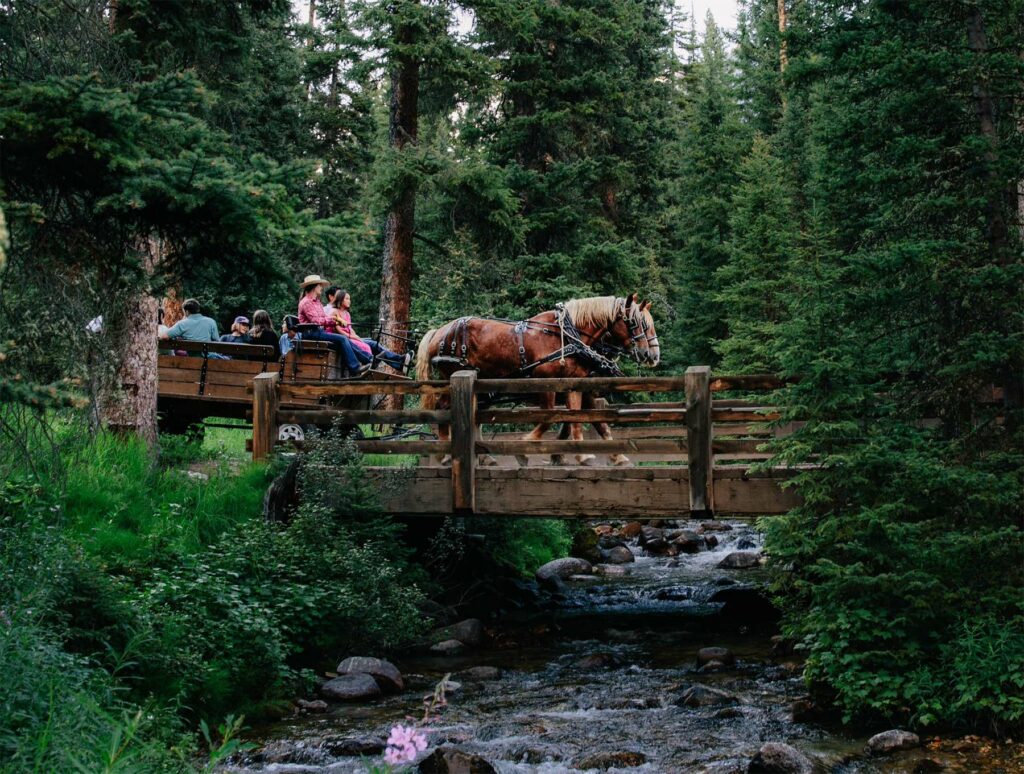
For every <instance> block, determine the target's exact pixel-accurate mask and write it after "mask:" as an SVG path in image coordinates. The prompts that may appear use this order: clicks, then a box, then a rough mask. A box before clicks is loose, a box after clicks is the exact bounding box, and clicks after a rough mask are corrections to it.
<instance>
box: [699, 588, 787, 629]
mask: <svg viewBox="0 0 1024 774" xmlns="http://www.w3.org/2000/svg"><path fill="white" fill-rule="evenodd" d="M708 601H709V602H716V603H722V612H721V614H720V615H721V616H722V618H724V619H728V620H729V621H735V622H736V623H741V624H743V625H746V626H749V625H751V624H764V623H772V622H774V621H777V620H778V618H779V611H778V610H776V609H775V607H774V606H773V605H772V603H771V600H769V599H768V598H767V597H766V596H765V595H764V594H763V593H762V592H761V590H760V589H757V588H753V587H750V586H729V587H727V588H723V589H719V590H718V591H716V592H715V593H714V594H712V595H711V598H710V599H709V600H708Z"/></svg>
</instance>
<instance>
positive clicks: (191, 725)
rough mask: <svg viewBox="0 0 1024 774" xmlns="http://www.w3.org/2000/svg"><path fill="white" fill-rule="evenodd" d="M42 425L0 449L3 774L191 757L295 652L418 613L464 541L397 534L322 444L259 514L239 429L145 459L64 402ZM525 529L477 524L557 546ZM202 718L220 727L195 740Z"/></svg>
mask: <svg viewBox="0 0 1024 774" xmlns="http://www.w3.org/2000/svg"><path fill="white" fill-rule="evenodd" d="M43 430H44V431H43V432H38V433H36V434H35V435H32V434H27V435H26V436H25V437H27V438H28V437H31V438H34V439H35V440H33V441H31V442H29V443H28V445H27V446H26V448H25V449H24V450H23V451H22V452H21V453H20V454H21V456H19V453H18V452H17V451H14V450H5V452H9V453H6V454H5V455H4V459H3V460H2V463H3V466H4V469H5V471H7V477H6V480H5V482H4V483H3V485H2V486H0V569H2V572H0V670H2V671H3V674H4V675H5V680H6V681H7V682H8V684H9V685H10V690H8V691H5V692H0V771H3V772H25V771H38V772H51V771H75V770H78V771H89V772H93V771H111V772H112V771H147V772H150V771H153V772H156V771H186V770H192V769H195V768H202V767H203V765H204V764H203V763H202V762H203V761H205V760H207V758H208V759H209V760H211V761H215V760H216V759H218V758H219V757H220V756H221V755H222V754H224V753H225V752H227V751H229V750H230V749H232V747H233V745H234V744H236V742H235V741H233V739H232V732H231V728H232V723H231V722H228V723H226V724H225V722H224V719H225V718H229V717H234V718H237V717H238V716H240V715H242V714H245V715H246V716H248V718H249V719H250V720H252V719H254V718H255V717H258V716H259V715H261V714H267V713H273V712H276V711H279V710H280V709H283V708H285V707H287V706H288V704H289V700H290V699H291V698H292V697H294V696H295V695H296V694H300V693H302V692H303V691H305V690H307V689H308V688H309V687H310V685H311V684H312V677H313V673H312V672H311V671H310V669H311V668H312V667H314V666H319V665H322V664H323V663H328V662H329V661H330V660H331V659H334V658H337V657H338V656H339V654H343V653H351V652H367V653H375V654H378V653H383V652H386V651H388V650H390V649H394V648H398V647H401V646H402V645H403V644H405V643H407V642H410V641H411V640H413V639H414V638H416V637H417V636H418V635H419V634H420V633H421V632H423V631H424V629H425V628H427V627H429V626H430V625H431V624H432V622H431V620H430V619H429V618H428V617H427V616H425V615H424V614H423V612H422V611H423V609H424V604H425V601H426V600H427V599H428V597H429V596H430V595H431V594H433V593H439V592H440V591H441V589H440V588H439V587H438V586H437V584H436V582H432V581H430V580H429V579H428V573H427V571H426V570H425V569H424V568H426V567H430V568H431V573H434V572H436V571H437V568H438V566H439V564H438V563H439V561H441V560H440V559H439V557H447V561H449V563H450V566H455V567H457V565H458V557H459V556H460V555H461V554H460V552H461V551H462V546H464V541H465V535H464V534H463V533H461V532H460V531H458V530H454V531H453V530H452V529H449V528H446V529H442V530H441V531H439V532H438V533H437V535H438V536H437V537H436V539H431V540H427V541H424V540H423V539H422V538H423V535H420V536H419V538H420V539H419V540H418V541H412V542H411V543H410V542H409V541H406V540H405V538H404V528H403V527H402V526H401V525H399V524H396V523H394V522H392V521H391V520H388V519H386V518H384V517H381V516H380V515H379V513H378V510H377V505H376V496H377V493H376V492H375V491H373V490H372V489H371V488H370V487H368V486H367V485H366V484H365V483H364V482H363V479H362V476H361V470H362V465H363V461H362V460H361V459H359V457H358V455H356V454H355V453H354V451H353V450H352V449H351V448H346V447H344V445H341V444H339V443H338V442H337V441H336V440H331V439H324V440H322V441H321V442H318V443H314V444H312V448H311V449H310V450H309V451H308V453H307V455H306V460H307V461H308V462H309V463H312V464H306V465H304V466H303V468H302V471H301V472H300V475H299V487H300V490H301V492H302V504H301V505H300V506H299V508H298V510H297V512H296V513H295V516H294V518H293V519H292V521H291V522H290V523H289V524H287V525H274V524H267V523H265V522H264V520H263V517H262V498H263V494H264V491H265V489H266V486H267V485H268V483H269V482H270V480H271V479H272V477H273V475H274V474H275V472H276V469H275V468H274V467H273V466H267V465H255V464H252V463H251V462H248V461H247V460H246V458H245V454H244V437H245V434H244V433H243V432H240V431H236V430H230V429H223V428H210V429H208V431H207V434H206V437H205V440H204V442H203V443H202V444H196V443H191V444H190V443H186V442H184V441H182V440H181V439H180V438H174V437H165V438H162V439H161V445H162V455H161V457H160V459H159V460H154V458H153V457H152V456H151V455H150V454H149V453H148V451H147V450H146V449H145V448H144V447H143V446H142V445H141V444H140V443H139V442H137V441H135V440H131V439H125V438H120V437H114V436H111V435H108V434H103V433H101V434H99V435H95V436H94V435H91V434H90V433H88V432H87V431H86V430H85V428H84V425H83V422H82V420H81V418H80V417H78V416H77V415H67V416H63V415H62V416H56V415H54V416H49V417H47V418H46V421H45V427H44V428H43ZM33 462H36V463H42V462H45V463H46V464H32V463H33ZM527 527H528V529H525V530H523V529H518V528H517V527H516V525H515V524H513V523H511V522H509V521H507V520H506V521H502V522H495V523H494V524H482V525H479V530H480V531H483V532H486V533H487V541H486V543H487V545H488V547H489V550H490V551H491V552H492V553H493V555H494V557H495V560H496V561H498V562H500V563H503V564H505V565H508V566H513V567H516V568H518V569H519V570H520V571H521V572H524V573H528V572H532V570H533V569H535V568H536V566H537V565H538V564H540V563H542V562H543V561H547V560H548V559H550V558H553V557H555V556H557V555H561V554H562V553H564V552H565V551H566V550H567V549H568V547H569V544H570V539H569V536H568V531H567V529H566V528H565V526H564V525H562V524H561V523H557V522H537V521H528V522H527ZM475 529H476V527H475ZM411 544H417V545H419V546H421V547H420V548H419V551H420V554H419V555H417V556H413V552H412V550H411V549H410V548H408V547H407V546H408V545H411ZM424 544H426V545H427V548H425V549H424V548H422V545H424ZM456 582H457V581H456ZM202 722H207V723H209V725H210V726H212V727H214V728H216V727H218V726H223V728H222V730H221V732H217V731H214V732H212V733H211V734H210V739H209V740H207V739H205V738H204V737H203V736H202V735H201V734H200V733H198V729H199V727H200V724H201V723H202ZM233 722H237V721H233Z"/></svg>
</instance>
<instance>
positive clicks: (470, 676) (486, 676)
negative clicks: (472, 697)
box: [455, 666, 501, 680]
mask: <svg viewBox="0 0 1024 774" xmlns="http://www.w3.org/2000/svg"><path fill="white" fill-rule="evenodd" d="M455 676H456V677H458V678H460V679H462V680H497V679H498V678H500V677H501V670H500V669H498V667H495V666H475V667H470V668H469V669H463V670H462V671H461V672H458V673H457V674H456V675H455Z"/></svg>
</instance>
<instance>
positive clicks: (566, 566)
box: [535, 556, 594, 585]
mask: <svg viewBox="0 0 1024 774" xmlns="http://www.w3.org/2000/svg"><path fill="white" fill-rule="evenodd" d="M593 572H594V568H593V566H592V565H591V564H590V562H588V561H587V560H586V559H577V558H576V557H574V556H567V557H565V558H564V559H552V560H551V561H550V562H548V563H547V564H542V565H541V566H540V567H539V568H538V569H537V572H536V573H535V576H536V578H537V580H538V581H539V582H540V583H543V584H547V585H552V584H553V583H554V582H556V581H558V580H568V579H569V578H571V577H572V576H573V575H590V574H592V573H593Z"/></svg>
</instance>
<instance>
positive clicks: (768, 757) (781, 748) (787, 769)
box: [747, 742, 814, 774]
mask: <svg viewBox="0 0 1024 774" xmlns="http://www.w3.org/2000/svg"><path fill="white" fill-rule="evenodd" d="M747 771H748V772H750V774H812V772H813V771H814V763H813V762H812V761H811V759H810V758H808V757H807V756H806V755H804V754H803V753H802V752H800V751H799V750H798V749H796V748H795V747H792V746H790V745H788V744H784V743H783V742H768V743H767V744H763V745H761V749H760V750H758V751H757V755H755V756H754V758H753V760H751V761H750V765H749V766H748V767H747Z"/></svg>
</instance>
